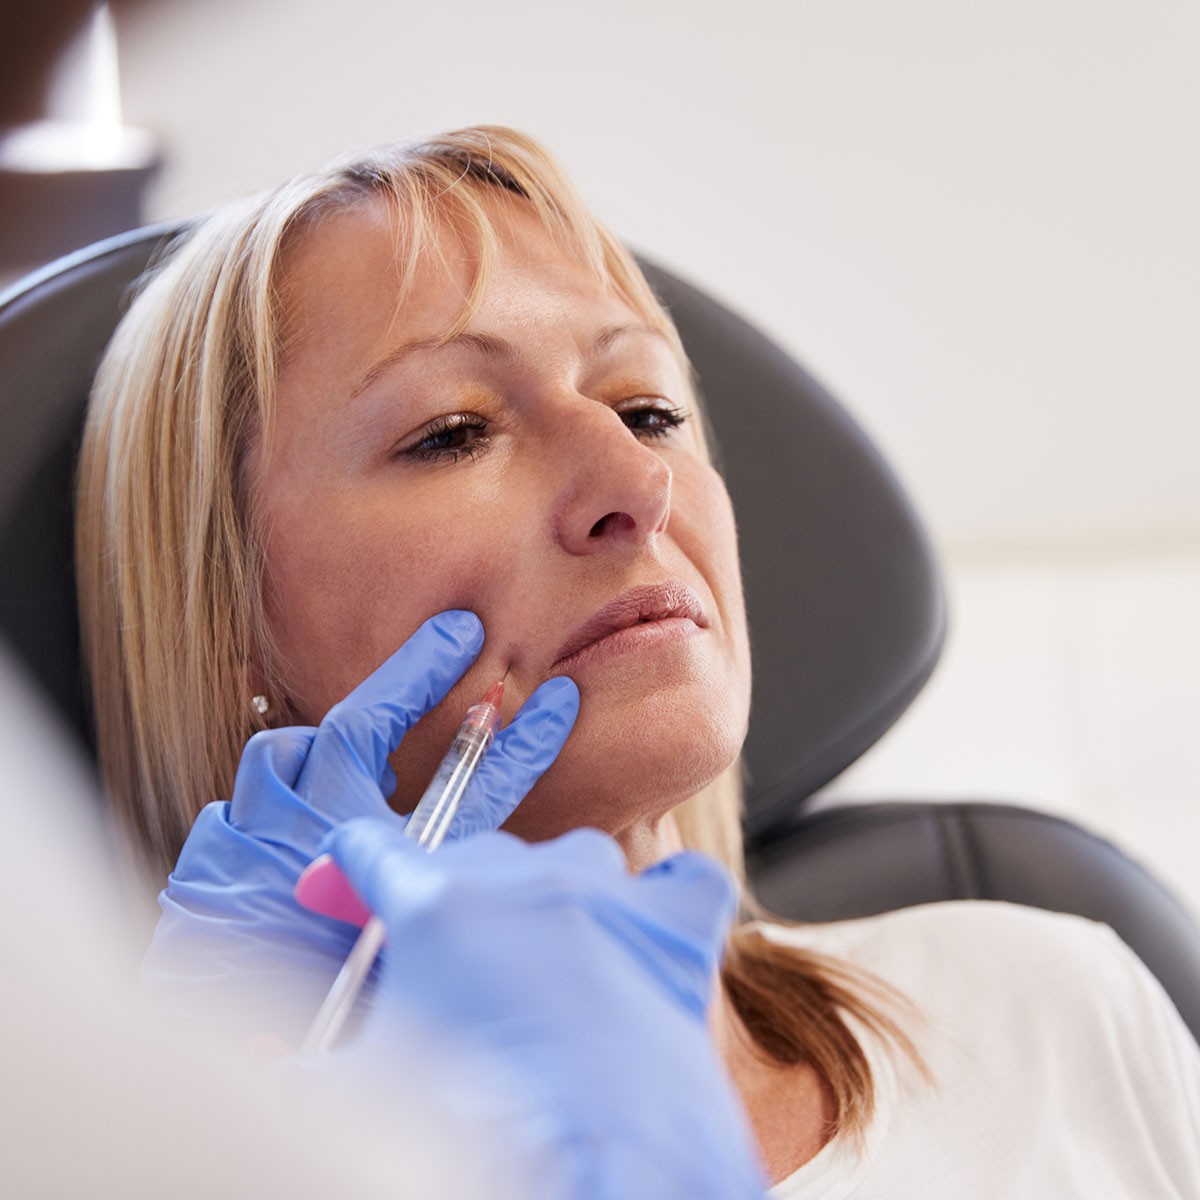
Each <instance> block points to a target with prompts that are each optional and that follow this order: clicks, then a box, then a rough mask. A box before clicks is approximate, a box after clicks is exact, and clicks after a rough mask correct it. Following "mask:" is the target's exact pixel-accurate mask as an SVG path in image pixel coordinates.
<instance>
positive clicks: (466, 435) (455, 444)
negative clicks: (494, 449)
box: [404, 413, 488, 462]
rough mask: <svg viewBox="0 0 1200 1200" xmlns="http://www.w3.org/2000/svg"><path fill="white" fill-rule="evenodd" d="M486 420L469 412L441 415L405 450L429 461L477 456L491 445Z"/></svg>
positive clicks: (414, 456)
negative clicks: (487, 435) (419, 438)
mask: <svg viewBox="0 0 1200 1200" xmlns="http://www.w3.org/2000/svg"><path fill="white" fill-rule="evenodd" d="M486 431H487V422H486V421H485V420H484V419H483V418H482V417H476V416H472V415H471V414H469V413H453V414H452V415H450V416H448V417H438V419H437V420H436V421H434V422H433V423H432V424H431V425H430V426H429V427H428V428H427V429H426V430H425V436H424V437H423V438H422V439H421V440H420V441H419V442H418V443H417V444H416V445H415V446H412V447H411V448H410V449H408V450H406V451H405V452H404V453H405V454H407V455H410V456H411V457H413V458H419V459H423V460H425V461H426V462H435V461H448V462H458V460H459V458H460V457H461V456H462V455H464V454H465V455H466V456H467V457H468V458H471V459H474V458H476V457H477V456H478V455H479V454H482V453H483V451H484V450H486V449H487V447H488V439H487V437H486Z"/></svg>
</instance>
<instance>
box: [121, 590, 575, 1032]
mask: <svg viewBox="0 0 1200 1200" xmlns="http://www.w3.org/2000/svg"><path fill="white" fill-rule="evenodd" d="M482 646H483V627H482V625H481V624H480V622H479V619H478V618H477V617H476V616H475V615H474V614H473V613H469V612H460V611H448V612H443V613H439V614H438V615H437V616H435V617H432V618H430V620H428V621H426V622H425V624H424V625H422V626H421V628H420V629H418V630H417V632H416V633H414V634H413V636H412V637H411V638H410V639H409V640H408V641H407V642H406V643H405V644H404V645H403V646H402V647H401V648H400V649H399V650H398V651H397V652H396V653H395V654H394V655H393V656H392V657H391V658H390V659H388V661H387V662H385V663H384V664H383V665H382V666H381V667H380V668H379V669H378V670H377V671H375V672H374V674H372V675H370V676H369V677H368V678H367V679H366V680H365V681H364V682H363V683H362V684H360V685H359V686H358V687H357V688H355V690H354V691H353V692H351V693H350V695H349V696H347V697H346V698H345V699H344V700H343V701H341V702H340V703H339V704H337V705H335V706H334V707H333V708H332V709H330V711H329V712H328V713H327V714H326V716H325V719H324V720H323V721H322V722H321V725H320V727H319V728H317V729H313V728H311V727H291V728H285V729H272V730H267V731H265V732H263V733H258V734H255V736H254V737H252V738H251V739H250V741H249V742H248V743H247V744H246V749H245V751H244V752H243V754H242V760H241V763H240V764H239V767H238V774H237V779H236V782H235V785H234V791H233V798H232V800H230V801H228V802H225V803H220V802H218V803H213V804H210V805H208V806H207V807H206V808H205V809H204V810H203V811H202V812H201V813H200V815H199V817H198V818H197V819H196V823H195V825H194V826H193V827H192V831H191V833H190V834H189V836H188V839H187V842H186V843H185V845H184V847H183V851H182V852H181V854H180V856H179V862H178V863H177V865H176V867H175V870H174V871H173V872H172V874H171V876H170V877H169V879H168V883H167V888H166V890H165V891H164V892H163V893H162V894H161V896H160V897H159V905H160V907H161V909H162V916H161V918H160V920H159V923H158V927H157V929H156V930H155V934H154V940H153V942H152V944H151V946H150V949H149V951H148V952H147V955H146V958H145V961H144V964H143V968H142V980H143V988H144V990H145V991H147V992H149V993H150V994H152V995H155V996H157V997H159V998H160V999H163V1000H165V1001H166V1002H168V1003H169V1004H170V1005H171V1007H173V1008H175V1009H176V1010H177V1011H183V1012H190V1013H192V1014H194V1015H196V1016H208V1015H212V1016H213V1017H214V1019H215V1020H216V1021H217V1023H218V1024H220V1025H221V1026H222V1027H223V1028H224V1029H226V1030H227V1031H229V1032H231V1033H234V1034H237V1033H239V1032H247V1033H256V1032H270V1033H273V1034H276V1035H277V1036H279V1037H280V1038H282V1039H283V1040H284V1041H285V1042H288V1043H290V1044H295V1043H296V1042H298V1040H299V1038H300V1037H301V1036H303V1033H304V1030H305V1029H306V1028H307V1026H308V1023H309V1022H310V1021H311V1020H312V1018H313V1016H314V1015H315V1013H316V1011H317V1008H318V1007H319V1005H320V1002H321V1000H322V999H323V998H324V995H325V993H326V992H327V991H328V989H329V986H330V984H331V983H332V981H333V979H334V977H335V976H336V974H337V972H338V970H339V968H340V967H341V964H342V962H343V960H344V959H345V957H346V955H347V954H348V953H349V950H350V947H351V946H352V945H353V943H354V939H355V936H356V934H357V930H355V929H353V928H351V927H350V926H348V925H346V924H344V923H343V922H340V921H334V920H331V919H329V918H328V917H322V916H319V915H317V914H316V913H312V912H310V911H308V910H307V909H305V908H302V907H301V906H300V905H298V904H297V903H296V901H295V899H294V898H293V890H294V888H295V885H296V880H297V879H298V878H299V875H300V872H301V871H303V869H304V868H305V867H306V866H307V865H308V864H309V862H310V861H311V860H312V858H313V856H314V855H315V854H316V853H317V847H318V845H319V844H320V842H321V839H322V838H323V837H324V836H325V835H326V834H327V833H328V832H329V831H330V829H332V828H333V827H334V826H335V825H336V824H337V823H339V822H341V821H344V820H346V819H347V818H350V817H356V816H363V815H376V816H391V817H392V818H393V820H397V819H396V818H395V815H394V814H392V813H391V810H390V809H389V807H388V804H387V797H388V796H390V795H391V793H392V791H393V789H394V787H395V782H396V781H395V775H394V773H393V772H392V770H391V768H390V767H389V766H388V761H387V759H388V755H389V754H390V753H391V752H392V751H393V750H394V749H395V747H396V746H397V745H398V744H399V743H400V740H401V738H402V737H403V736H404V734H405V733H406V732H407V731H408V730H409V729H410V728H411V727H412V726H413V725H414V724H415V723H416V721H417V720H418V719H419V718H420V717H421V716H422V715H424V714H425V713H426V712H428V711H429V710H430V709H431V708H433V707H434V705H436V704H438V703H439V702H440V701H441V700H442V699H443V698H444V697H445V695H446V693H447V692H448V691H449V690H450V688H451V687H452V686H453V685H454V683H455V682H456V681H457V680H458V679H459V678H460V677H461V676H462V674H463V673H464V672H465V671H466V669H467V668H468V667H469V666H470V665H471V663H472V662H474V660H475V658H476V657H477V656H478V654H479V651H480V649H481V647H482ZM578 707H579V693H578V690H577V689H576V687H575V685H574V683H572V682H571V680H569V679H566V678H562V677H559V678H555V679H551V680H549V681H548V682H546V683H544V684H543V685H542V686H541V687H539V688H538V689H537V690H536V691H535V692H534V693H533V695H532V696H531V697H530V698H529V699H528V701H526V703H525V705H524V706H523V707H522V708H521V710H520V712H519V713H518V714H517V715H516V717H515V718H514V719H513V720H512V721H511V722H510V723H509V724H508V725H507V726H506V727H505V728H504V729H502V730H501V731H500V732H499V733H498V734H497V735H496V739H495V741H494V742H493V744H492V747H491V749H490V751H489V752H488V756H487V758H486V759H485V760H484V764H483V766H482V767H481V768H480V771H479V774H478V775H477V776H476V777H475V780H474V782H473V783H472V786H471V788H470V789H469V790H468V792H467V794H466V796H464V798H463V802H462V806H461V808H460V810H459V814H458V817H457V818H456V820H455V822H454V824H453V826H452V827H451V830H450V832H449V834H448V835H447V836H448V837H449V838H453V837H459V836H462V835H463V834H464V833H472V832H478V831H479V830H484V829H494V828H496V827H497V826H498V825H500V824H501V823H502V822H503V821H504V820H505V819H506V818H507V817H508V815H509V813H511V812H512V810H513V809H514V808H516V806H517V804H518V803H520V801H521V799H522V798H523V797H524V796H525V794H526V792H528V790H529V789H530V787H532V786H533V784H534V782H535V781H536V780H537V778H538V776H539V775H541V773H542V772H543V771H544V770H545V769H546V767H548V766H549V765H550V763H551V762H552V761H553V760H554V758H555V756H556V755H557V754H558V751H559V750H560V749H561V748H562V745H563V743H564V742H565V741H566V738H567V735H568V734H569V733H570V731H571V728H572V726H573V724H574V721H575V717H576V714H577V712H578ZM369 990H370V989H369V988H368V994H369Z"/></svg>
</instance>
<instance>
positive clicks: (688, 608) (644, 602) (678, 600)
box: [554, 579, 708, 666]
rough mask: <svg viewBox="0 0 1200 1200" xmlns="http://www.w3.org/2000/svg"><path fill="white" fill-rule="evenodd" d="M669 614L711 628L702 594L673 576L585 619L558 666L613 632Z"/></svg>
mask: <svg viewBox="0 0 1200 1200" xmlns="http://www.w3.org/2000/svg"><path fill="white" fill-rule="evenodd" d="M668 617H686V618H688V619H689V620H691V621H694V622H695V623H696V624H697V625H699V626H700V628H701V629H705V628H707V627H708V620H707V618H706V617H705V615H704V607H703V606H702V605H701V603H700V597H699V596H697V595H696V593H695V592H694V591H693V590H692V589H691V588H690V587H688V586H687V584H686V583H679V582H678V581H677V580H673V579H672V580H667V581H665V582H663V583H647V584H642V585H641V586H639V587H632V588H630V589H629V590H628V591H626V592H622V593H621V594H620V595H619V596H618V597H617V598H616V599H615V600H610V601H609V603H607V604H606V605H605V606H604V607H603V608H602V609H600V610H599V611H598V612H597V613H595V614H594V615H593V616H591V617H589V618H588V619H587V620H586V621H584V623H583V624H582V625H580V626H579V628H578V629H576V630H575V632H574V633H572V634H571V636H570V637H569V638H567V640H566V641H565V642H564V643H563V644H562V647H561V648H560V649H559V651H558V656H557V658H555V660H554V664H555V666H557V665H558V664H559V663H560V662H562V660H563V659H564V658H570V657H571V655H572V654H575V653H577V652H578V651H580V650H582V649H583V648H584V647H585V646H590V645H591V644H592V643H593V642H598V641H599V640H600V639H601V638H605V637H608V635H609V634H610V633H616V632H617V631H618V630H620V629H628V628H629V627H630V626H631V625H638V624H640V623H642V622H643V621H662V620H665V619H666V618H668Z"/></svg>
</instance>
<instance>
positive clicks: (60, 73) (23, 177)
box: [0, 4, 161, 278]
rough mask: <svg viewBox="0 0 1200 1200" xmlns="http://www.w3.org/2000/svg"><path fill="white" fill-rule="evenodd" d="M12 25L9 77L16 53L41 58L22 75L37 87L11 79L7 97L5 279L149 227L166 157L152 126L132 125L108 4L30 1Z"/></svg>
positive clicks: (1, 106)
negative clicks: (150, 199)
mask: <svg viewBox="0 0 1200 1200" xmlns="http://www.w3.org/2000/svg"><path fill="white" fill-rule="evenodd" d="M81 9H82V11H81ZM4 26H5V28H4V33H5V42H6V45H7V49H6V51H5V61H4V63H3V64H2V69H3V72H4V73H5V74H8V73H9V71H10V65H11V64H10V62H9V61H8V60H9V59H10V58H11V57H13V55H14V53H16V54H20V52H21V50H22V48H28V49H29V50H30V51H31V53H32V54H33V55H34V60H33V61H32V62H31V63H29V64H27V65H26V68H25V70H24V71H21V70H20V69H18V70H17V71H16V75H15V78H16V79H17V80H19V81H20V86H21V87H22V88H24V89H28V91H26V92H25V93H24V94H14V93H13V85H12V82H11V77H10V82H9V84H8V85H6V87H5V89H4V91H3V93H0V276H8V277H9V278H13V277H15V276H16V275H17V274H18V273H20V272H23V271H25V270H28V269H29V268H31V267H35V266H37V265H39V264H41V263H43V262H47V261H49V260H50V259H52V258H57V257H58V256H59V255H61V254H64V253H66V252H67V251H69V250H74V249H77V248H78V247H80V246H84V245H87V244H88V243H89V242H92V241H95V240H96V239H97V238H103V237H108V236H109V235H111V234H114V233H120V232H121V231H122V230H126V229H132V228H135V227H136V226H138V225H140V224H141V223H142V217H143V213H142V200H143V196H144V195H145V191H146V186H147V184H148V183H149V181H150V179H151V178H152V177H153V175H154V173H155V171H156V170H157V169H158V166H159V163H160V161H161V160H160V157H159V154H158V150H157V147H156V145H155V141H154V139H153V138H152V137H151V135H150V134H149V133H148V132H146V131H145V130H142V129H132V128H129V127H127V126H125V125H123V124H122V121H121V97H120V86H119V81H118V72H117V41H116V31H115V29H114V27H113V20H112V15H111V13H110V12H109V7H108V5H106V4H101V5H98V6H96V7H94V8H93V9H92V11H91V12H90V13H89V12H87V11H86V7H85V6H78V5H66V6H63V7H56V6H54V5H47V6H43V7H42V8H41V9H39V8H38V6H31V5H27V6H24V7H23V8H22V9H20V10H17V11H15V12H13V13H10V14H8V15H7V16H6V19H5V22H4ZM10 34H12V35H15V36H14V37H13V38H12V39H11V40H10V36H9V35H10ZM64 43H65V45H64ZM56 48H61V53H60V54H58V55H57V56H55V55H54V50H55V49H56ZM47 59H49V61H48V62H47V61H46V60H47Z"/></svg>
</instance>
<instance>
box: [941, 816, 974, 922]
mask: <svg viewBox="0 0 1200 1200" xmlns="http://www.w3.org/2000/svg"><path fill="white" fill-rule="evenodd" d="M934 827H935V828H936V829H937V832H938V841H939V844H940V849H941V852H942V861H943V863H944V864H945V871H946V877H947V880H948V881H949V884H950V888H951V891H952V897H951V898H952V899H955V900H977V899H980V894H981V893H980V889H981V878H980V876H981V872H980V869H979V860H978V855H977V853H976V848H975V846H974V844H973V840H972V838H971V836H970V834H969V831H968V829H967V822H966V821H965V820H964V819H963V815H962V813H960V812H959V811H958V810H957V808H956V807H953V806H951V805H946V806H945V807H944V808H939V809H938V810H937V813H936V815H935V816H934Z"/></svg>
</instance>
